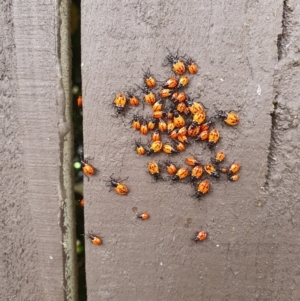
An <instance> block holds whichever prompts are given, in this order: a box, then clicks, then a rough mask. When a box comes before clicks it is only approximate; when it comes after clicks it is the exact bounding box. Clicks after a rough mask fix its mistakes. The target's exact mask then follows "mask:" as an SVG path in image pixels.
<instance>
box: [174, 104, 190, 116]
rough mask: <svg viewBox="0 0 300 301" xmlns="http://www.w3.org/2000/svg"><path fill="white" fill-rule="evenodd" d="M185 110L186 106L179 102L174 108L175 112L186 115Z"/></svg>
mask: <svg viewBox="0 0 300 301" xmlns="http://www.w3.org/2000/svg"><path fill="white" fill-rule="evenodd" d="M186 108H187V106H186V104H185V103H184V102H179V103H178V105H177V107H176V111H178V112H180V113H184V114H186ZM188 113H189V112H188Z"/></svg>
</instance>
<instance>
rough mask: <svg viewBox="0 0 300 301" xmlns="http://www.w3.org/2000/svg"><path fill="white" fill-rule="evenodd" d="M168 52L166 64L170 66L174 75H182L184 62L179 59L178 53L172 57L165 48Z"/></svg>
mask: <svg viewBox="0 0 300 301" xmlns="http://www.w3.org/2000/svg"><path fill="white" fill-rule="evenodd" d="M166 49H167V50H168V52H169V55H167V56H166V59H167V60H168V62H169V63H170V64H171V65H172V69H173V71H174V72H175V73H176V74H179V75H181V74H183V73H184V72H185V65H184V62H183V61H181V60H180V59H179V56H178V52H177V54H176V56H174V55H173V54H172V53H171V52H170V50H169V49H168V48H167V47H166Z"/></svg>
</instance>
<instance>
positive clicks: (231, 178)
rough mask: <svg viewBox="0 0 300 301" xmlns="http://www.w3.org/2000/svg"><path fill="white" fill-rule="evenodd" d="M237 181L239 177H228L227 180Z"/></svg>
mask: <svg viewBox="0 0 300 301" xmlns="http://www.w3.org/2000/svg"><path fill="white" fill-rule="evenodd" d="M238 179H239V175H232V176H228V180H229V181H233V182H235V181H237V180H238Z"/></svg>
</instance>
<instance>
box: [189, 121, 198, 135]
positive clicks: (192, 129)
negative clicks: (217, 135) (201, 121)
mask: <svg viewBox="0 0 300 301" xmlns="http://www.w3.org/2000/svg"><path fill="white" fill-rule="evenodd" d="M199 133H200V125H195V124H193V123H192V124H191V125H189V127H188V128H187V134H188V136H189V137H196V136H197V135H199Z"/></svg>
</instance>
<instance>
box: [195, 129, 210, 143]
mask: <svg viewBox="0 0 300 301" xmlns="http://www.w3.org/2000/svg"><path fill="white" fill-rule="evenodd" d="M208 135H209V132H208V131H203V132H201V133H200V134H199V136H198V137H197V138H196V139H195V140H196V141H199V140H200V141H204V140H207V139H208Z"/></svg>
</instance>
